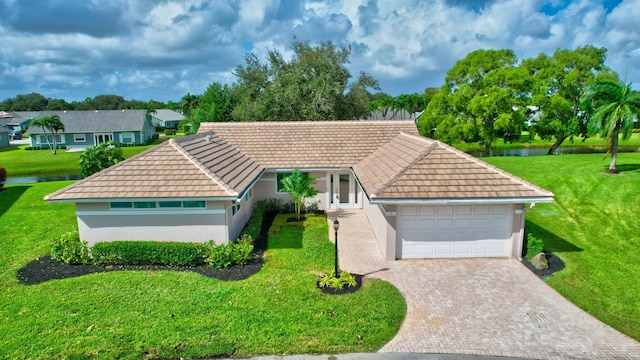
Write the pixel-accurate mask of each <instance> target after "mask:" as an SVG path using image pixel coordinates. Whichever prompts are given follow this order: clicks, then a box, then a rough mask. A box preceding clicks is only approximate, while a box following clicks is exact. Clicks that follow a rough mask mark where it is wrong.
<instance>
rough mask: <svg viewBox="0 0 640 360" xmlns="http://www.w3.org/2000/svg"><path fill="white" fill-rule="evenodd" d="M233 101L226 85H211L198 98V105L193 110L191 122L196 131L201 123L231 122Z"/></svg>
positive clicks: (229, 89)
mask: <svg viewBox="0 0 640 360" xmlns="http://www.w3.org/2000/svg"><path fill="white" fill-rule="evenodd" d="M234 106H235V100H234V98H233V96H232V94H231V88H230V87H229V86H228V85H226V84H225V85H221V84H219V83H215V82H214V83H212V84H211V85H209V87H208V88H207V90H206V91H205V92H204V94H203V95H202V96H200V97H199V98H198V104H197V106H196V107H195V109H194V110H193V113H192V115H191V117H190V118H191V120H192V124H193V127H194V128H195V129H196V131H197V128H198V127H199V125H200V123H202V122H213V121H232V120H233V117H232V116H231V113H232V112H233V107H234Z"/></svg>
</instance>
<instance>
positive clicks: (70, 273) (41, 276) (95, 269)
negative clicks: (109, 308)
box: [16, 214, 275, 285]
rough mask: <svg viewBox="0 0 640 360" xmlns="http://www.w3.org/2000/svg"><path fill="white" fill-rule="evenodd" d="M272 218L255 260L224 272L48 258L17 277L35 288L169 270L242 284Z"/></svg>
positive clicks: (257, 263) (258, 265) (257, 265)
mask: <svg viewBox="0 0 640 360" xmlns="http://www.w3.org/2000/svg"><path fill="white" fill-rule="evenodd" d="M274 217H275V214H265V218H264V220H263V222H262V228H261V230H260V236H258V239H256V241H255V243H254V247H253V252H254V258H253V260H252V261H251V262H250V263H249V264H247V265H244V266H239V265H236V266H230V267H227V268H224V269H213V268H210V267H209V266H207V265H201V266H159V265H107V266H99V265H68V264H65V263H62V262H59V261H57V260H53V259H52V258H51V256H50V255H47V256H43V257H41V258H38V259H35V260H33V261H32V262H30V263H29V264H27V266H25V267H23V268H22V269H20V270H18V274H17V275H16V277H17V278H18V281H19V282H20V283H21V284H26V285H34V284H39V283H42V282H45V281H48V280H55V279H66V278H72V277H78V276H82V275H87V274H95V273H102V272H110V271H123V270H142V271H145V270H146V271H157V270H172V271H193V272H195V273H198V274H201V275H204V276H206V277H210V278H214V279H219V280H224V281H236V280H244V279H246V278H248V277H249V276H251V275H253V274H256V273H258V272H259V271H260V269H262V265H263V263H262V255H263V253H264V251H265V250H266V249H267V242H268V231H269V227H270V226H271V223H272V222H273V219H274Z"/></svg>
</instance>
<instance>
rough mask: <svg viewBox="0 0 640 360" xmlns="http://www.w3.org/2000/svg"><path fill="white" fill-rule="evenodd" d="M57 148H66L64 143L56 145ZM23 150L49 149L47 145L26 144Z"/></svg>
mask: <svg viewBox="0 0 640 360" xmlns="http://www.w3.org/2000/svg"><path fill="white" fill-rule="evenodd" d="M57 148H58V150H65V149H66V148H67V146H66V145H58V147H57ZM24 149H25V150H50V149H49V147H48V146H28V147H26V148H24Z"/></svg>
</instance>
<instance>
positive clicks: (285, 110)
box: [232, 40, 377, 120]
mask: <svg viewBox="0 0 640 360" xmlns="http://www.w3.org/2000/svg"><path fill="white" fill-rule="evenodd" d="M292 48H293V51H294V54H295V56H294V58H293V59H292V60H291V61H289V62H287V61H286V60H285V59H284V58H283V57H282V55H281V54H280V53H279V52H278V51H277V50H269V52H268V54H267V61H266V63H264V64H263V63H261V62H260V61H259V60H258V58H257V56H256V55H255V54H247V55H246V56H245V64H244V65H241V66H238V67H237V68H236V69H235V72H234V75H235V76H236V77H237V78H238V82H237V84H236V85H235V87H234V89H233V96H235V98H236V99H237V105H236V106H235V108H234V110H233V114H232V115H233V118H234V119H235V120H336V119H354V118H358V117H361V116H364V115H366V114H367V104H368V102H369V101H370V99H367V101H364V100H363V99H365V98H368V97H370V96H371V94H370V93H369V92H368V89H369V88H373V89H376V88H377V82H376V81H375V80H374V79H373V78H372V77H371V76H370V75H368V74H366V73H361V74H360V77H359V78H358V79H357V80H356V81H355V82H353V83H352V84H351V86H349V79H350V78H351V74H350V73H349V71H348V70H347V68H346V67H345V64H346V63H348V61H349V55H350V53H351V48H350V47H336V46H334V45H333V43H331V42H330V41H329V42H320V43H319V44H318V45H317V46H315V47H313V46H311V45H310V44H309V43H308V42H301V41H297V40H294V42H293V44H292Z"/></svg>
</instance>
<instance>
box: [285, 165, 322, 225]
mask: <svg viewBox="0 0 640 360" xmlns="http://www.w3.org/2000/svg"><path fill="white" fill-rule="evenodd" d="M314 181H315V179H314V178H312V177H310V176H308V175H304V174H302V172H300V169H295V170H293V173H291V175H289V176H287V177H285V178H284V179H282V187H283V189H284V191H285V192H287V193H289V195H290V196H291V199H292V200H293V207H294V209H295V212H296V217H297V219H298V220H300V212H301V211H302V207H303V206H304V201H305V199H308V198H310V197H312V196H315V195H316V194H317V193H318V190H317V189H314V188H313V187H311V184H312V183H313V182H314Z"/></svg>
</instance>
